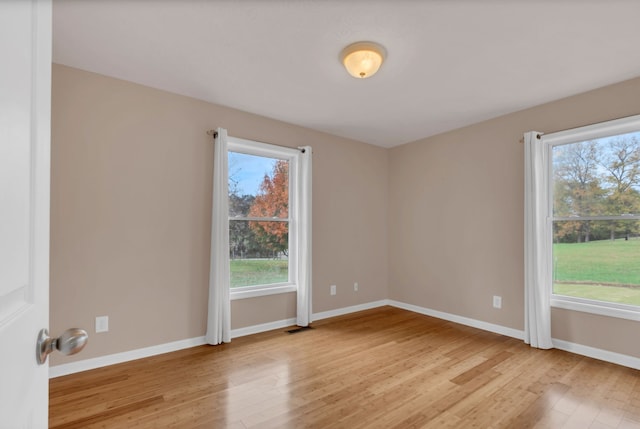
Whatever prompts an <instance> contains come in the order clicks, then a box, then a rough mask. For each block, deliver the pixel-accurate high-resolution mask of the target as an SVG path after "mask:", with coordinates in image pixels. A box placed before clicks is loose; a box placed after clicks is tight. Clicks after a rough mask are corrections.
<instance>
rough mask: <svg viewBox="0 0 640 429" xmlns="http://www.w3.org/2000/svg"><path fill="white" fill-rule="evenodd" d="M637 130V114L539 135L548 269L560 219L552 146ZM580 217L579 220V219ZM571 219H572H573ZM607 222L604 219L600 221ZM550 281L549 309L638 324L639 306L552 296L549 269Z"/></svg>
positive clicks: (638, 125)
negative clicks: (555, 200)
mask: <svg viewBox="0 0 640 429" xmlns="http://www.w3.org/2000/svg"><path fill="white" fill-rule="evenodd" d="M639 131H640V115H634V116H629V117H625V118H621V119H614V120H612V121H606V122H600V123H595V124H591V125H586V126H584V127H578V128H572V129H569V130H564V131H559V132H556V133H552V134H546V135H543V136H542V143H543V144H544V145H545V150H546V153H547V156H546V163H547V166H546V168H547V194H548V204H547V220H548V222H547V227H548V233H547V240H548V242H547V244H548V247H547V248H548V249H550V251H549V252H548V254H547V255H546V256H547V258H548V259H547V263H548V264H549V266H550V267H551V266H553V222H554V221H555V220H562V219H563V217H561V216H558V217H557V218H554V216H553V187H554V186H553V185H554V183H553V159H552V156H551V153H552V149H553V147H555V146H562V145H566V144H571V143H578V142H582V141H588V140H593V139H599V138H603V137H613V136H617V135H621V134H626V133H632V132H639ZM600 217H602V218H611V217H616V218H617V216H596V217H593V216H585V217H584V218H585V220H592V219H591V218H600ZM582 218H583V217H580V218H579V219H582ZM634 218H638V216H624V219H634ZM574 219H575V218H574ZM604 220H608V219H604ZM549 275H550V279H549V282H548V286H547V287H549V288H550V300H549V304H550V306H551V307H555V308H562V309H567V310H574V311H580V312H584V313H591V314H597V315H601V316H609V317H616V318H620V319H628V320H637V321H640V305H639V306H635V305H628V304H619V303H614V302H606V301H597V300H591V299H585V298H578V297H571V296H566V295H558V294H555V293H553V270H550V273H549Z"/></svg>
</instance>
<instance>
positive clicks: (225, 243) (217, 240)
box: [206, 128, 231, 344]
mask: <svg viewBox="0 0 640 429" xmlns="http://www.w3.org/2000/svg"><path fill="white" fill-rule="evenodd" d="M216 131H217V136H216V138H215V148H214V153H213V156H214V160H213V207H212V210H211V263H210V268H209V312H208V320H207V334H206V341H207V343H209V344H221V343H228V342H230V341H231V302H230V301H229V189H228V188H229V184H228V180H227V170H228V165H227V163H228V161H227V130H225V129H224V128H218V129H217V130H216Z"/></svg>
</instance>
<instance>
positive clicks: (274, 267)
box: [230, 259, 289, 288]
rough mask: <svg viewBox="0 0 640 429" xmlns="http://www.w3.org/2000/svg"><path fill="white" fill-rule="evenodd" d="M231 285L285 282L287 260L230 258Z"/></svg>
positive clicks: (287, 266) (287, 272)
mask: <svg viewBox="0 0 640 429" xmlns="http://www.w3.org/2000/svg"><path fill="white" fill-rule="evenodd" d="M230 271H231V287H232V288H234V287H240V286H253V285H262V284H273V283H286V282H287V281H288V280H289V261H288V260H286V259H285V260H282V259H232V260H231V264H230Z"/></svg>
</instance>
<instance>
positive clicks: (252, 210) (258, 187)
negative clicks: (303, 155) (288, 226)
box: [229, 152, 289, 219]
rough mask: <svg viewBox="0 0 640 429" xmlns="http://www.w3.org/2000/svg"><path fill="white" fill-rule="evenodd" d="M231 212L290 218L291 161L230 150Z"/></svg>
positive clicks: (250, 215) (246, 215)
mask: <svg viewBox="0 0 640 429" xmlns="http://www.w3.org/2000/svg"><path fill="white" fill-rule="evenodd" d="M229 216H230V217H237V216H241V217H267V218H274V217H275V218H280V219H287V217H288V216H289V162H288V161H287V160H283V159H274V158H267V157H263V156H256V155H247V154H244V153H238V152H229Z"/></svg>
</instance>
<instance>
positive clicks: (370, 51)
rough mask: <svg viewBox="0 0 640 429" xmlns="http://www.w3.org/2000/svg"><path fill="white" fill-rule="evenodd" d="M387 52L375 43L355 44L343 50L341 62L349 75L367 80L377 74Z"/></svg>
mask: <svg viewBox="0 0 640 429" xmlns="http://www.w3.org/2000/svg"><path fill="white" fill-rule="evenodd" d="M386 56H387V52H386V51H385V49H384V48H383V47H382V46H380V45H379V44H377V43H374V42H357V43H353V44H351V45H349V46H347V47H346V48H344V49H343V50H342V52H341V53H340V60H341V61H342V64H344V67H345V68H346V69H347V71H348V72H349V74H350V75H351V76H353V77H356V78H358V79H366V78H368V77H371V76H373V75H374V74H376V72H377V71H378V69H379V68H380V66H381V65H382V62H383V61H384V59H385V57H386Z"/></svg>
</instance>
